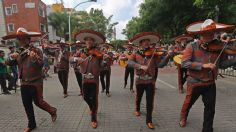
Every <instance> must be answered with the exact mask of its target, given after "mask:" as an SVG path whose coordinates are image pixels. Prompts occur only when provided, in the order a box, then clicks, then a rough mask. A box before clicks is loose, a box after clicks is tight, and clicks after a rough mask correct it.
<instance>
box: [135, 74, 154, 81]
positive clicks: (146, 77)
mask: <svg viewBox="0 0 236 132" xmlns="http://www.w3.org/2000/svg"><path fill="white" fill-rule="evenodd" d="M136 79H137V80H145V81H146V80H152V79H153V77H151V76H148V75H145V76H137V77H136Z"/></svg>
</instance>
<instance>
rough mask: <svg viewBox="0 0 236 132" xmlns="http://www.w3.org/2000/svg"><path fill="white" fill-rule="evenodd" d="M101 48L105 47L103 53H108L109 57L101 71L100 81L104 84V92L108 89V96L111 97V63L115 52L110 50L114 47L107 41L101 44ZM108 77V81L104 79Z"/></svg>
mask: <svg viewBox="0 0 236 132" xmlns="http://www.w3.org/2000/svg"><path fill="white" fill-rule="evenodd" d="M101 48H102V49H103V51H102V53H103V54H106V55H107V56H108V58H107V59H106V60H105V59H104V60H103V61H104V64H105V65H104V66H103V68H102V69H101V73H100V81H101V85H102V93H104V91H105V90H106V95H107V97H110V96H111V94H110V78H111V65H112V63H113V53H112V52H108V50H109V49H111V48H113V46H112V45H111V44H108V43H105V44H102V45H101ZM104 78H106V81H105V80H104Z"/></svg>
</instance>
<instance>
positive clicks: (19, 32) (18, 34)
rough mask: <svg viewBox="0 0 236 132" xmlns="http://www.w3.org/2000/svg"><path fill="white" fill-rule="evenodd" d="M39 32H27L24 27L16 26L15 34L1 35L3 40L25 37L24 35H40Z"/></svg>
mask: <svg viewBox="0 0 236 132" xmlns="http://www.w3.org/2000/svg"><path fill="white" fill-rule="evenodd" d="M40 36H41V33H40V32H29V31H27V30H26V29H25V28H22V27H20V28H18V29H17V31H16V33H15V34H10V35H6V36H3V37H2V39H3V40H7V39H14V38H25V37H40Z"/></svg>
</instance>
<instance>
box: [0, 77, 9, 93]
mask: <svg viewBox="0 0 236 132" xmlns="http://www.w3.org/2000/svg"><path fill="white" fill-rule="evenodd" d="M0 85H1V88H2V92H3V93H5V92H6V91H7V85H6V74H5V73H0Z"/></svg>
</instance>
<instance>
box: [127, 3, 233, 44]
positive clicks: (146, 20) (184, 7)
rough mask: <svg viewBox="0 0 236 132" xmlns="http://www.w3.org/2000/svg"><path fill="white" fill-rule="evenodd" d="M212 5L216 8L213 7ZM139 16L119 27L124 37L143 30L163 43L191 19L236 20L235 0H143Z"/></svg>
mask: <svg viewBox="0 0 236 132" xmlns="http://www.w3.org/2000/svg"><path fill="white" fill-rule="evenodd" d="M216 5H217V6H218V8H219V11H217V9H216ZM139 13H140V16H139V17H134V18H132V19H131V20H130V21H129V22H128V24H127V25H126V29H124V30H123V34H125V35H126V36H127V38H131V37H133V36H134V35H135V34H137V33H139V32H144V31H154V32H159V33H160V34H162V39H163V42H168V40H169V39H170V38H171V37H174V36H176V35H180V34H183V33H185V28H186V26H187V25H189V24H190V23H192V22H195V21H202V20H205V19H207V18H211V19H216V18H219V22H222V23H230V24H232V23H235V22H236V1H235V0H145V1H144V3H142V4H141V6H140V10H139Z"/></svg>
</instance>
